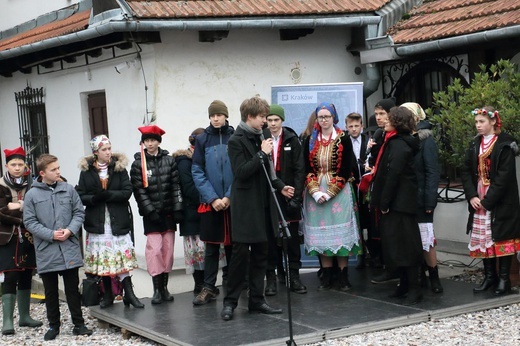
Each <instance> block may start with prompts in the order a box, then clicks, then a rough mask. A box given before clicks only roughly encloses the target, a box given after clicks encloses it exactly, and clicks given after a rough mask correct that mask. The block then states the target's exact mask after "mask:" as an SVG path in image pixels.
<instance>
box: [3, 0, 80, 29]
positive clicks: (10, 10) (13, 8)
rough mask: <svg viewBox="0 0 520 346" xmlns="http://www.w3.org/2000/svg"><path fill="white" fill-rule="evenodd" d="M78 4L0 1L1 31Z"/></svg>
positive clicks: (42, 0) (69, 1)
mask: <svg viewBox="0 0 520 346" xmlns="http://www.w3.org/2000/svg"><path fill="white" fill-rule="evenodd" d="M78 2H79V1H78V0H0V31H3V30H6V29H10V28H12V27H15V26H16V25H19V24H21V23H25V22H28V21H30V20H32V19H34V18H37V17H38V16H41V15H42V14H46V13H49V12H52V11H56V10H59V9H61V8H64V7H67V6H70V5H73V4H76V3H78Z"/></svg>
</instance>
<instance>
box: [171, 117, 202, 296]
mask: <svg viewBox="0 0 520 346" xmlns="http://www.w3.org/2000/svg"><path fill="white" fill-rule="evenodd" d="M202 132H204V129H203V128H202V127H199V128H198V129H196V130H194V131H193V132H192V133H191V135H190V137H189V142H190V147H189V148H188V149H184V150H177V151H176V152H174V153H173V154H172V156H173V157H174V158H175V162H177V169H178V170H179V180H180V184H181V193H182V197H183V198H182V221H181V222H180V224H179V229H180V235H181V236H182V237H183V238H184V262H185V264H186V273H187V274H192V275H193V281H194V282H195V286H194V288H193V293H194V294H199V293H200V291H201V290H202V287H203V286H204V249H205V245H204V242H203V241H201V240H200V237H199V233H200V215H199V213H198V212H197V209H198V207H199V204H200V202H199V201H200V195H199V191H198V190H197V188H196V187H195V183H194V182H193V176H192V175H191V165H192V156H193V149H194V145H195V138H196V137H197V136H198V135H199V134H201V133H202Z"/></svg>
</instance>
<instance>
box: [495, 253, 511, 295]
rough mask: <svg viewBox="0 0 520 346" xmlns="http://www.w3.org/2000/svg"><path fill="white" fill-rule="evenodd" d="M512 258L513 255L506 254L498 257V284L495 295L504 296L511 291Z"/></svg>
mask: <svg viewBox="0 0 520 346" xmlns="http://www.w3.org/2000/svg"><path fill="white" fill-rule="evenodd" d="M512 259H513V256H504V257H500V258H499V259H498V270H499V272H498V285H497V289H496V290H495V296H502V295H504V294H508V293H510V292H511V279H510V278H509V272H510V271H511V260H512Z"/></svg>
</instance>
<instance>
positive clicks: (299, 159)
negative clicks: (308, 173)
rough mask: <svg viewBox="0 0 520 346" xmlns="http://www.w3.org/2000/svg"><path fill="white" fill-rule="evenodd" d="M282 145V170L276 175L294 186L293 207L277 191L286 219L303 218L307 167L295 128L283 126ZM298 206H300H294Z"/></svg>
mask: <svg viewBox="0 0 520 346" xmlns="http://www.w3.org/2000/svg"><path fill="white" fill-rule="evenodd" d="M282 131H283V132H282V146H281V148H280V150H281V151H280V153H279V159H280V170H279V171H276V176H277V177H278V178H279V179H280V180H281V181H282V182H283V183H284V185H289V186H292V187H294V197H293V198H292V200H293V201H292V202H291V205H292V206H291V207H290V208H288V207H287V206H288V204H289V200H288V199H287V198H286V197H285V196H283V195H282V194H281V193H280V192H277V194H276V195H277V197H278V202H279V203H280V208H281V209H282V212H283V215H284V217H285V220H286V221H295V220H300V219H301V204H302V201H303V184H304V183H305V167H304V162H303V150H302V146H301V144H300V141H299V139H298V135H297V134H296V132H294V130H293V129H291V128H289V127H283V130H282ZM294 206H298V208H294Z"/></svg>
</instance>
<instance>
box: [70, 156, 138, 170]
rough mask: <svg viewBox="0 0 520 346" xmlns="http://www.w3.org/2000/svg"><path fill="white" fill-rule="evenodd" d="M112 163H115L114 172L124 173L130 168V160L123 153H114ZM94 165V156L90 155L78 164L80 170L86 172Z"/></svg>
mask: <svg viewBox="0 0 520 346" xmlns="http://www.w3.org/2000/svg"><path fill="white" fill-rule="evenodd" d="M112 162H114V163H115V166H114V171H115V172H122V171H124V170H125V169H126V166H128V158H127V157H126V155H125V154H122V153H112ZM93 164H94V156H93V155H88V156H85V157H83V158H82V159H81V160H80V161H79V164H78V167H79V169H81V170H82V171H84V172H86V171H88V170H89V168H90V167H91V166H92V165H93Z"/></svg>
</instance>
